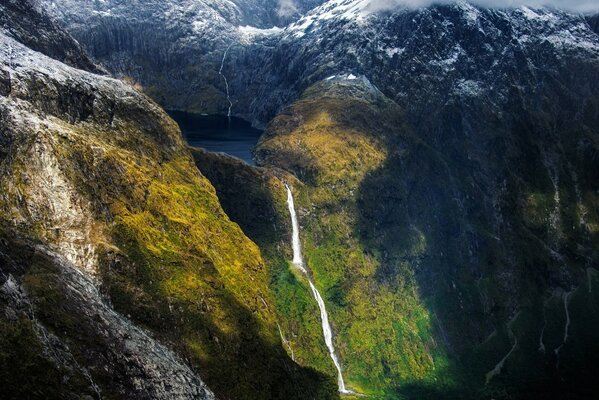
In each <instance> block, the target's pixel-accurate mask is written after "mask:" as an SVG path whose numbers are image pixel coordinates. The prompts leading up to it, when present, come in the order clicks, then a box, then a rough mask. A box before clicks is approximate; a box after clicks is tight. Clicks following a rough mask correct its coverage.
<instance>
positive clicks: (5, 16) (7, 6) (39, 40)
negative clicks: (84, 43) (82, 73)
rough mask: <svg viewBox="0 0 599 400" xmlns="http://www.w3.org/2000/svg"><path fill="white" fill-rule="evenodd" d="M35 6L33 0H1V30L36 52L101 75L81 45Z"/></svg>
mask: <svg viewBox="0 0 599 400" xmlns="http://www.w3.org/2000/svg"><path fill="white" fill-rule="evenodd" d="M35 4H37V2H35V1H34V0H2V1H0V28H1V29H2V30H4V32H6V33H7V34H9V35H10V36H12V37H13V38H15V39H16V40H18V41H19V42H21V43H23V44H25V45H26V46H28V47H29V48H31V49H33V50H36V51H39V52H42V53H44V54H46V55H47V56H49V57H52V58H55V59H57V60H60V61H62V62H64V63H66V64H68V65H70V66H72V67H76V68H79V69H83V70H86V71H92V72H100V69H99V68H98V67H97V66H96V65H94V63H93V62H92V61H91V60H90V59H89V57H88V56H87V54H86V53H85V52H84V51H83V49H82V48H81V46H79V44H78V43H77V42H75V40H73V38H72V37H71V36H70V35H69V34H68V33H67V32H65V31H64V30H63V29H62V28H60V27H59V26H58V24H56V23H55V22H54V21H52V20H51V19H50V18H49V17H48V16H47V15H46V14H45V13H44V12H43V11H42V9H41V7H39V6H37V7H36V6H35ZM36 8H37V9H36ZM17 21H18V23H16V22H17Z"/></svg>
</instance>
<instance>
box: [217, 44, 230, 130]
mask: <svg viewBox="0 0 599 400" xmlns="http://www.w3.org/2000/svg"><path fill="white" fill-rule="evenodd" d="M231 46H233V45H232V44H230V45H229V47H227V49H226V50H225V52H224V53H223V58H222V60H221V62H220V69H219V70H218V74H219V75H220V76H221V77H222V78H223V80H224V81H225V90H226V94H227V101H228V102H229V109H228V111H227V117H228V118H229V120H230V119H231V109H232V108H233V102H232V101H231V94H230V93H229V80H228V79H227V77H226V76H225V74H223V69H224V68H225V60H226V59H227V53H228V52H229V50H231Z"/></svg>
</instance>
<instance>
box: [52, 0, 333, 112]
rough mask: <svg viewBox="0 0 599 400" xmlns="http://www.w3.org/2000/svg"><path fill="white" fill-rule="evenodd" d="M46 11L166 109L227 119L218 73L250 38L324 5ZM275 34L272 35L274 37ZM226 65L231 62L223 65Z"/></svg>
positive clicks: (62, 0) (72, 0)
mask: <svg viewBox="0 0 599 400" xmlns="http://www.w3.org/2000/svg"><path fill="white" fill-rule="evenodd" d="M41 3H42V5H44V8H45V9H46V10H47V11H48V13H49V14H50V15H52V16H53V17H54V18H56V19H58V20H60V21H62V23H63V24H64V25H65V27H66V28H67V29H68V30H69V32H70V33H71V34H72V35H73V36H74V37H75V38H76V39H77V40H78V41H79V42H80V43H82V44H83V46H84V47H85V48H86V50H87V51H88V52H89V53H90V54H91V55H92V56H93V57H94V59H95V60H96V61H98V62H99V63H100V64H102V65H105V66H106V67H107V68H108V69H109V70H110V71H111V72H112V73H113V74H115V75H117V76H120V77H126V78H127V79H129V80H132V81H133V82H136V83H139V84H141V85H142V86H144V88H145V91H146V92H147V93H148V94H150V95H151V96H152V97H154V99H156V100H157V101H159V102H160V103H161V104H162V105H163V106H165V107H166V108H167V109H181V110H195V111H207V112H210V113H217V112H220V113H224V112H225V110H226V109H227V107H228V101H227V99H226V93H225V85H224V82H223V76H222V75H221V74H219V73H218V72H219V66H220V65H221V62H222V59H223V58H224V57H225V52H226V51H227V49H228V48H230V47H232V46H234V45H237V44H238V42H239V40H240V27H245V28H247V29H246V30H245V32H247V33H248V34H253V33H255V32H261V31H262V30H265V32H276V31H277V30H278V28H276V27H277V26H283V25H285V24H286V22H289V21H291V20H294V19H295V17H297V16H298V14H299V13H300V12H303V11H305V10H306V9H307V8H308V7H310V6H313V5H316V4H320V3H322V0H303V1H284V2H283V3H284V4H287V5H293V6H292V7H291V8H289V7H286V10H287V11H285V12H284V13H283V14H281V13H280V12H279V8H280V7H279V6H280V4H279V1H278V0H266V1H263V0H235V1H228V0H218V1H206V0H201V1H197V0H184V1H174V0H168V1H161V0H151V1H122V0H107V1H79V0H57V1H50V0H43V1H41ZM269 29H272V30H269ZM225 61H226V60H225Z"/></svg>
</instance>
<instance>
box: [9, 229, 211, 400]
mask: <svg viewBox="0 0 599 400" xmlns="http://www.w3.org/2000/svg"><path fill="white" fill-rule="evenodd" d="M9 232H10V231H8V232H5V234H9ZM0 265H2V273H3V278H2V282H1V286H0V303H1V304H2V311H3V313H4V315H5V316H9V317H8V318H7V319H8V321H6V322H5V321H4V320H3V321H1V322H0V324H5V323H8V324H10V323H14V321H16V320H20V321H21V323H24V321H27V322H28V323H29V324H30V325H31V328H32V329H33V331H34V332H35V333H36V334H37V338H38V340H39V345H41V347H42V355H43V357H44V358H46V359H47V360H48V361H49V362H50V363H51V364H52V365H53V367H54V368H57V369H59V370H61V369H64V370H67V371H70V372H69V373H68V375H67V373H65V375H66V376H69V375H70V379H72V380H71V381H70V383H69V385H65V386H70V387H69V388H68V390H64V391H61V390H60V389H61V388H60V387H56V386H50V387H46V388H44V390H47V393H48V398H54V396H57V397H61V398H80V396H90V397H92V398H135V399H165V400H166V399H186V400H187V399H207V400H211V399H214V398H215V397H214V395H213V394H212V393H211V392H210V390H209V389H207V387H206V386H205V384H204V383H203V382H202V381H201V380H200V379H199V377H198V376H197V374H195V373H194V372H193V371H192V370H191V369H190V368H189V367H188V366H187V365H186V364H185V363H184V362H183V360H181V359H180V358H179V357H178V356H177V355H175V354H174V353H173V352H172V350H170V349H168V348H167V347H165V346H164V345H162V344H160V343H158V342H157V341H156V340H155V339H154V338H152V337H151V336H150V335H149V334H148V333H147V332H145V331H143V330H142V329H140V328H138V327H136V326H135V325H134V324H132V323H131V321H129V320H128V319H127V318H125V317H123V316H122V315H120V314H118V313H116V312H115V311H114V310H113V309H112V308H111V307H110V306H109V305H107V304H106V301H105V300H104V299H103V297H102V295H101V294H100V292H99V290H98V288H97V287H96V283H95V282H94V281H93V280H91V279H90V277H89V275H87V274H86V273H84V272H81V271H80V270H78V268H77V267H76V266H75V265H73V264H71V263H70V262H69V261H68V260H66V259H64V258H62V257H60V256H59V255H57V254H56V253H53V252H52V251H50V250H48V249H47V248H45V247H43V246H42V245H39V244H37V245H36V244H33V243H29V242H27V241H22V240H21V239H15V238H14V237H12V238H10V237H7V236H4V235H3V237H2V239H1V240H0ZM57 307H59V308H60V309H59V310H56V308H57ZM34 344H35V343H34ZM23 345H31V343H23ZM18 351H23V350H21V349H19V348H13V349H7V348H5V347H4V346H3V352H18ZM25 361H29V360H25ZM38 362H39V361H38ZM2 366H3V367H6V368H18V365H2ZM21 372H23V373H28V372H31V371H21ZM19 379H21V380H23V381H26V379H25V378H23V377H21V378H19ZM78 380H81V381H78ZM4 383H6V384H8V387H7V386H5V389H6V390H7V393H8V394H9V397H8V398H19V394H21V396H27V397H29V396H31V392H29V393H28V392H27V389H29V390H31V391H32V392H33V391H37V390H41V389H42V388H35V387H29V388H23V387H14V386H13V385H16V384H17V382H14V381H8V382H6V381H4ZM53 385H56V383H53Z"/></svg>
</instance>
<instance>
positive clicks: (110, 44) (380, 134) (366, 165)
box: [0, 0, 599, 399]
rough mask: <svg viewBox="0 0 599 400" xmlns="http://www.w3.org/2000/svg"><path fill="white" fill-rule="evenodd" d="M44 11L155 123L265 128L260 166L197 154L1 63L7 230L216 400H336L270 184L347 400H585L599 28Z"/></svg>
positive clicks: (538, 15) (360, 9) (342, 2)
mask: <svg viewBox="0 0 599 400" xmlns="http://www.w3.org/2000/svg"><path fill="white" fill-rule="evenodd" d="M48 3H50V2H48ZM52 3H55V4H59V5H60V6H59V7H57V8H56V9H55V10H54V11H52V13H53V14H54V15H56V16H58V17H59V18H60V19H61V21H62V22H63V23H64V24H65V26H66V27H67V28H68V29H69V30H70V31H71V32H72V33H73V34H74V35H75V36H76V37H77V38H78V39H79V40H80V41H81V42H82V43H83V45H84V46H85V47H86V48H87V49H90V50H91V52H92V54H93V55H94V56H95V57H96V59H97V60H99V61H101V62H103V63H104V64H105V65H106V66H107V67H108V68H109V69H110V70H111V71H113V72H115V73H118V74H122V75H131V76H132V77H133V79H134V80H135V81H136V82H139V83H141V85H142V86H143V88H144V90H145V91H146V92H147V93H149V94H151V95H152V96H153V97H154V98H155V99H157V100H158V101H160V102H162V103H163V104H166V105H168V106H171V107H174V108H184V109H192V110H197V111H203V112H220V113H223V112H225V111H226V110H227V108H228V106H229V103H228V101H227V92H226V88H227V87H228V88H229V93H228V94H229V95H230V96H229V98H230V100H231V102H232V105H233V113H234V114H237V115H242V116H246V117H247V118H248V119H251V120H253V121H254V122H256V123H258V124H267V123H268V129H267V131H266V133H265V135H264V136H263V138H262V139H261V141H260V143H259V145H258V147H257V148H256V152H255V155H256V159H257V160H258V162H259V164H260V168H254V167H250V166H247V165H245V164H243V163H241V162H240V161H237V160H234V159H231V158H229V157H226V156H221V155H211V154H206V153H205V152H202V151H199V150H192V151H191V152H190V151H189V149H187V148H186V147H185V146H183V145H182V144H181V139H180V137H179V135H178V131H177V129H176V128H175V127H174V126H173V125H172V121H170V120H169V119H168V118H166V117H164V115H163V114H162V113H161V111H160V110H159V109H158V108H157V107H156V106H155V105H154V104H153V103H152V102H150V101H149V100H147V99H146V98H145V97H143V96H141V95H140V94H139V93H136V92H134V91H131V89H128V88H126V86H124V85H123V86H118V87H119V88H125V89H123V90H125V92H120V90H121V89H119V91H118V92H117V93H119V95H118V96H113V95H110V93H112V92H111V90H115V89H114V87H115V86H114V85H122V84H120V83H116V81H113V80H110V79H108V78H103V80H102V79H101V80H100V81H98V80H97V79H99V78H96V77H95V76H94V78H93V79H92V78H90V75H86V74H83V75H81V74H79V73H76V72H73V71H72V70H68V74H66V75H68V76H69V77H70V76H71V75H74V76H75V78H68V79H67V78H66V77H65V76H66V75H65V74H62V75H61V73H60V70H61V69H62V68H63V67H62V66H59V65H58V64H56V63H51V64H46V63H41V64H40V63H39V59H38V56H37V55H35V56H34V55H32V53H31V52H29V53H28V52H27V51H29V50H27V51H25V53H24V54H23V50H22V49H21V48H19V49H21V50H19V51H18V52H17V56H14V55H12V54H13V53H9V51H12V50H10V49H12V48H14V47H15V46H16V44H15V43H14V41H10V40H9V39H6V40H7V42H6V43H7V44H8V46H5V47H3V49H9V50H3V51H4V54H5V55H4V56H3V57H4V58H6V59H7V60H14V59H15V57H16V59H17V60H19V61H18V63H17V64H15V65H16V66H15V65H13V64H10V63H9V62H7V63H6V65H7V66H5V67H4V70H5V71H6V72H4V73H3V74H2V75H0V76H1V77H2V79H1V80H0V89H1V90H2V92H1V93H2V95H3V96H4V97H3V98H6V99H7V100H5V102H9V103H6V104H7V105H6V106H5V109H4V110H5V111H4V112H3V114H0V115H2V118H3V121H6V122H3V126H7V127H8V128H5V129H4V131H3V132H8V133H7V134H4V133H3V135H2V143H3V146H2V150H1V153H0V154H1V155H2V157H3V160H9V161H3V162H4V163H5V164H6V165H9V166H10V169H8V170H7V171H8V172H7V174H6V175H5V176H4V178H3V179H4V180H3V181H2V182H3V183H2V184H3V185H4V186H3V188H5V190H4V193H6V194H5V195H4V198H5V200H4V204H5V206H4V208H3V210H5V211H3V212H4V213H5V215H6V216H5V217H4V219H5V220H6V221H11V224H12V225H14V223H13V222H12V221H16V222H17V223H18V224H17V227H16V229H17V230H18V232H19V233H20V234H21V235H25V236H26V237H30V238H31V237H33V238H37V239H38V240H42V241H43V242H44V245H45V246H46V247H47V248H48V249H49V251H53V252H57V253H59V255H60V256H61V257H62V258H63V259H66V260H67V261H68V262H70V263H72V264H74V265H76V266H79V268H80V269H82V270H84V271H86V272H87V273H88V274H89V275H91V276H95V277H96V278H94V279H97V280H99V281H100V282H101V288H102V290H103V291H102V293H104V294H105V296H107V298H109V299H110V300H111V302H112V304H113V307H114V308H115V309H116V310H118V311H119V312H121V314H122V315H127V316H129V315H131V320H132V321H133V322H134V323H136V324H138V325H141V326H144V327H146V328H147V329H148V331H150V332H153V333H154V334H155V335H157V337H158V338H159V339H161V341H163V342H165V343H169V344H171V345H172V348H173V350H174V352H175V353H178V354H180V355H184V357H185V358H186V359H189V361H190V365H191V367H192V369H193V370H194V371H198V374H199V375H200V376H201V377H202V379H203V380H205V381H206V382H207V383H208V385H209V386H210V387H211V388H212V389H213V390H214V391H215V392H216V394H217V395H221V396H225V397H235V396H237V397H242V398H245V396H247V394H248V393H251V396H252V397H256V398H269V397H270V398H289V397H290V396H292V395H293V396H297V397H298V398H327V397H329V396H333V397H334V394H332V392H333V391H334V389H332V382H334V381H333V379H334V377H335V368H334V366H333V365H332V362H331V360H330V358H329V357H328V354H327V349H326V347H325V346H324V343H323V340H322V332H321V331H320V326H319V324H320V322H319V320H318V309H317V307H316V304H315V303H314V301H313V299H312V298H311V297H310V292H309V287H308V286H307V281H306V280H305V278H302V276H300V275H298V274H296V273H295V272H294V270H293V268H290V265H289V262H288V261H287V260H289V259H290V258H291V257H290V253H291V249H290V248H289V247H290V246H289V236H290V232H289V230H290V226H289V222H288V221H289V215H288V214H287V210H286V206H285V192H284V182H286V183H288V184H290V185H291V186H292V187H293V192H294V195H295V198H296V206H297V207H296V208H297V211H298V216H299V222H300V225H301V226H300V232H301V239H302V244H303V248H304V252H305V259H306V262H307V264H308V267H309V269H310V270H311V271H312V272H313V279H314V282H315V284H316V286H317V287H318V288H319V290H320V292H321V293H322V295H323V298H324V301H325V303H326V304H327V308H328V310H329V315H330V320H331V325H332V327H333V331H334V341H335V348H336V349H337V352H338V355H339V358H340V362H341V365H342V367H343V373H344V376H345V378H346V381H347V384H348V386H349V387H350V388H352V389H354V390H356V391H358V392H361V393H364V394H367V395H369V396H370V397H372V398H391V399H397V398H413V399H424V398H431V399H440V398H460V399H469V398H471V399H480V398H495V399H527V398H536V397H542V398H549V399H551V398H555V399H562V398H574V399H586V398H594V397H595V396H596V394H597V393H598V392H599V389H598V388H597V384H596V382H595V381H596V379H595V377H596V375H597V373H598V372H599V371H597V365H599V363H598V361H599V349H598V348H597V343H599V341H598V340H597V339H598V338H597V332H599V329H598V328H599V315H598V314H597V301H598V300H597V297H596V294H595V293H596V291H594V290H593V289H594V286H596V284H597V272H596V268H597V259H598V257H599V256H598V254H599V253H598V250H599V248H598V247H597V243H599V241H598V239H599V238H598V237H597V235H598V234H599V233H598V232H599V231H598V226H599V214H598V210H599V198H598V193H599V187H598V186H597V182H599V176H598V175H597V174H598V172H597V171H598V168H597V163H598V151H599V150H598V143H599V140H598V136H599V132H598V131H597V127H598V126H599V86H598V82H597V80H596V79H595V77H596V76H598V73H599V36H598V35H597V34H596V29H595V24H594V20H593V18H585V17H584V16H581V15H574V14H570V13H566V12H561V11H558V10H552V9H545V8H529V7H519V8H514V9H500V10H496V9H486V8H481V7H476V6H472V5H470V4H468V3H466V2H456V4H450V5H436V6H431V7H427V8H419V9H406V8H390V9H386V10H383V11H381V10H373V9H372V8H371V7H370V2H368V1H363V0H331V1H328V2H325V3H324V4H322V5H321V6H318V7H316V8H314V9H313V10H311V11H309V12H308V13H306V14H305V15H304V16H302V17H301V18H299V17H298V18H297V20H296V21H295V22H294V23H291V24H290V25H289V26H287V27H285V28H284V29H266V28H269V27H270V21H271V20H269V19H268V18H266V17H263V16H261V17H259V18H258V19H244V18H246V16H245V15H246V14H244V12H245V11H244V10H245V9H246V8H244V7H249V8H247V10H250V9H251V2H244V3H243V4H242V2H234V3H228V2H214V3H213V4H212V5H207V3H204V2H194V4H193V5H191V3H190V4H188V3H184V4H187V5H188V6H189V7H179V6H177V5H176V4H175V3H174V2H144V3H143V4H142V2H120V1H116V0H113V1H107V2H94V3H92V2H81V1H74V0H68V1H67V0H62V1H55V2H52ZM100 3H102V4H100ZM225 3H226V4H225ZM269 4H271V3H269ZM146 5H148V6H147V7H146ZM235 6H236V7H237V8H235ZM242 6H243V7H242ZM271 6H272V4H271ZM81 7H84V9H85V10H88V11H89V12H86V13H83V14H81V15H78V13H79V11H80V10H81ZM86 7H87V8H86ZM229 7H232V8H230V9H229ZM271 9H272V7H271ZM227 10H229V11H227ZM257 15H265V14H260V13H257ZM248 18H249V17H248ZM263 18H266V19H263ZM292 19H293V18H292ZM207 22H211V23H210V24H208V23H207ZM249 23H251V24H254V25H255V26H249V27H248V26H245V24H249ZM156 27H163V28H164V29H162V30H158V29H156ZM19 54H21V55H19ZM30 59H35V60H36V62H33V63H31V62H30V61H28V60H30ZM23 65H25V67H24V66H23ZM40 75H41V76H42V77H41V78H40ZM48 77H58V78H52V79H49V78H48ZM90 80H91V82H92V83H90ZM47 82H51V83H52V84H51V85H49V84H48V83H47ZM99 82H102V84H101V85H100V84H99ZM86 85H91V87H92V88H93V90H91V91H90V90H86V88H87V87H89V86H86ZM98 85H100V86H98ZM105 85H108V87H105ZM57 88H58V89H57ZM96 92H99V93H100V95H99V96H98V95H95V93H96ZM65 93H66V94H65ZM92 93H93V94H94V95H93V96H92V95H91V94H92ZM123 93H126V95H125V96H123ZM36 94H39V95H36ZM129 100H130V101H129ZM113 102H114V103H113ZM136 107H137V108H136ZM32 115H33V116H35V118H41V117H40V115H41V116H42V117H43V118H42V122H39V124H38V123H37V122H36V124H37V125H36V124H31V123H30V122H27V123H23V124H21V125H19V121H23V120H27V121H29V120H31V118H32ZM47 115H49V117H48V116H47ZM149 116H150V117H149ZM35 121H37V120H35ZM44 124H45V125H44ZM31 126H34V127H35V128H34V129H31V128H29V127H31ZM46 126H47V127H46ZM15 132H16V133H15ZM20 132H23V133H20ZM48 132H50V133H48ZM65 132H66V133H65ZM17 133H18V134H17ZM19 138H23V139H22V140H21V139H19ZM34 138H35V139H34ZM17 139H19V140H21V141H19V140H17ZM64 143H68V146H67V145H65V144H64ZM13 144H14V145H13ZM17 145H18V146H17ZM192 156H193V159H192ZM13 160H16V161H13ZM57 160H60V161H57ZM196 167H197V168H198V169H199V171H201V173H200V172H198V170H196V169H195V168H196ZM63 170H64V171H66V172H62V171H63ZM22 171H25V172H22ZM39 193H41V194H39ZM51 193H61V194H62V193H64V195H63V196H51V195H50V194H51ZM219 200H220V201H219ZM221 204H222V209H221ZM229 217H230V218H231V219H232V220H233V221H234V222H235V223H236V224H238V225H236V224H235V223H233V222H231V221H230V220H229ZM56 228H58V229H56ZM250 239H251V240H250ZM14 279H15V280H16V279H17V278H14ZM23 281H25V282H26V280H25V279H23ZM10 285H13V284H10ZM13 286H14V285H13ZM198 293H201V294H202V295H201V296H200V297H199V298H198ZM128 318H129V317H128ZM29 320H31V318H29ZM277 323H278V325H279V327H278V329H277V327H276V324H277ZM29 331H30V332H31V331H32V330H31V329H30V330H29ZM277 331H278V332H277ZM33 332H34V333H35V330H33ZM9 333H10V332H9ZM30 336H31V335H30ZM279 336H281V337H282V338H283V339H282V342H283V343H284V344H285V345H286V350H287V353H288V356H293V358H294V359H295V361H296V362H297V364H299V365H302V366H304V367H308V368H311V369H312V371H308V370H304V369H301V368H300V367H299V366H297V365H296V364H295V363H292V362H291V361H290V360H289V358H288V356H286V355H285V353H284V350H283V348H282V347H281V340H279V339H278V337H279ZM7 337H9V338H10V337H12V336H10V334H8V336H7ZM91 375H92V377H93V376H94V375H93V373H92V374H91ZM324 376H328V379H327V378H324ZM83 381H84V382H85V380H83ZM231 382H234V383H235V384H234V387H231V386H229V385H230V384H231ZM192 383H193V382H192ZM298 388H299V389H298Z"/></svg>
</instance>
